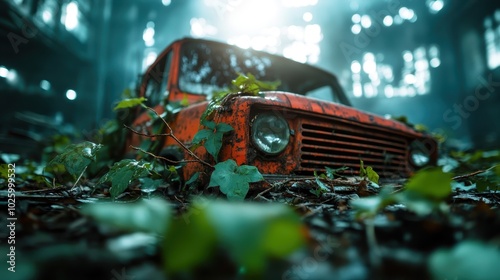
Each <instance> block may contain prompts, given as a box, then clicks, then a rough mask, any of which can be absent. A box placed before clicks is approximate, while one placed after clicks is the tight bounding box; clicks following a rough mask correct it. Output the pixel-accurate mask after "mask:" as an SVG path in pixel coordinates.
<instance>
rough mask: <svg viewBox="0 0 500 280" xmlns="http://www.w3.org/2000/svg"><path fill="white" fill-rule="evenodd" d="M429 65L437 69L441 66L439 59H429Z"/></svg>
mask: <svg viewBox="0 0 500 280" xmlns="http://www.w3.org/2000/svg"><path fill="white" fill-rule="evenodd" d="M430 64H431V67H432V68H437V67H439V65H441V60H440V59H439V58H437V57H435V58H433V59H431V61H430Z"/></svg>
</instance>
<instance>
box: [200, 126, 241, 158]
mask: <svg viewBox="0 0 500 280" xmlns="http://www.w3.org/2000/svg"><path fill="white" fill-rule="evenodd" d="M202 124H203V125H204V126H206V127H207V128H208V129H202V130H199V131H198V132H197V133H196V135H195V136H194V137H193V144H194V145H198V144H200V143H201V142H203V143H204V146H205V149H207V152H208V153H209V154H211V155H212V156H213V157H214V159H215V161H217V160H218V157H219V151H220V149H221V147H222V138H223V137H224V134H225V133H227V132H229V131H232V130H233V128H232V127H231V126H230V125H228V124H225V123H218V124H216V123H215V122H212V121H206V120H205V121H202Z"/></svg>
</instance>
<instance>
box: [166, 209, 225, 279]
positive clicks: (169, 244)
mask: <svg viewBox="0 0 500 280" xmlns="http://www.w3.org/2000/svg"><path fill="white" fill-rule="evenodd" d="M202 207H204V206H201V205H197V204H194V205H193V206H192V207H191V209H190V210H189V211H188V212H187V213H186V214H185V215H184V217H183V218H180V219H175V220H173V221H172V224H171V226H170V227H169V229H168V231H167V233H166V235H165V242H164V243H163V258H164V265H165V270H166V271H167V272H168V273H175V272H179V271H188V270H190V269H192V268H193V267H195V266H196V265H198V264H200V263H203V262H206V261H207V260H208V259H209V258H210V256H211V255H213V251H214V248H215V246H216V243H217V235H216V232H215V229H214V226H213V224H212V221H210V220H209V219H208V218H207V213H206V211H200V210H198V209H201V208H202ZM202 210H206V209H202Z"/></svg>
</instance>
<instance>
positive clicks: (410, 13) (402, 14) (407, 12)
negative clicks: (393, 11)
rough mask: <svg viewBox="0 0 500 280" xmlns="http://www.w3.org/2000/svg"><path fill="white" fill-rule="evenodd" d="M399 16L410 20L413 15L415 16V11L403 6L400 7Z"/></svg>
mask: <svg viewBox="0 0 500 280" xmlns="http://www.w3.org/2000/svg"><path fill="white" fill-rule="evenodd" d="M398 14H399V16H400V17H401V18H402V19H406V20H410V19H411V18H412V17H413V16H415V12H414V11H413V10H411V9H408V8H406V7H402V8H401V9H399V13H398Z"/></svg>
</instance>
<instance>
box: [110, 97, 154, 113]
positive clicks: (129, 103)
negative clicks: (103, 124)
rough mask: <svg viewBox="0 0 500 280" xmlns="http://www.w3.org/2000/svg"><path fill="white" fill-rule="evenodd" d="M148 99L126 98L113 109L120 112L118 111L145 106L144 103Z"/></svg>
mask: <svg viewBox="0 0 500 280" xmlns="http://www.w3.org/2000/svg"><path fill="white" fill-rule="evenodd" d="M146 100H147V99H146V98H144V97H138V98H126V99H123V100H122V101H120V102H118V104H117V105H116V106H115V108H113V110H115V111H116V110H118V109H127V108H132V107H135V106H138V105H141V106H143V103H144V101H146Z"/></svg>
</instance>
